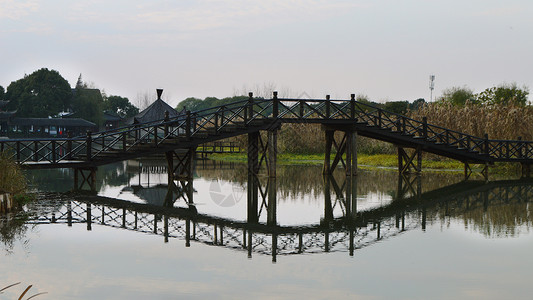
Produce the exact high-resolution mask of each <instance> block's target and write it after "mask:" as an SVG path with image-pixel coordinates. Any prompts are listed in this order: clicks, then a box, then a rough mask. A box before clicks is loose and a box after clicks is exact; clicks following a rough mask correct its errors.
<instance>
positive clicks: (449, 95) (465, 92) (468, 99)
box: [439, 87, 479, 106]
mask: <svg viewBox="0 0 533 300" xmlns="http://www.w3.org/2000/svg"><path fill="white" fill-rule="evenodd" d="M439 101H442V102H447V103H450V104H452V105H455V106H464V105H465V104H466V103H479V101H478V100H477V99H476V97H475V95H474V92H473V91H472V90H471V89H469V88H467V87H451V88H447V89H445V90H444V91H443V92H442V96H440V98H439Z"/></svg>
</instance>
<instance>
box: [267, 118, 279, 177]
mask: <svg viewBox="0 0 533 300" xmlns="http://www.w3.org/2000/svg"><path fill="white" fill-rule="evenodd" d="M267 152H268V153H267V155H268V160H267V162H268V177H270V178H272V177H276V165H277V156H278V129H277V128H275V129H271V130H268V149H267Z"/></svg>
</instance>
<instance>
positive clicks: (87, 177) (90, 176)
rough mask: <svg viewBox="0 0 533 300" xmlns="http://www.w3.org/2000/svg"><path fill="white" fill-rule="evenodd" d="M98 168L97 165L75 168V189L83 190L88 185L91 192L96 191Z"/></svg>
mask: <svg viewBox="0 0 533 300" xmlns="http://www.w3.org/2000/svg"><path fill="white" fill-rule="evenodd" d="M96 169H97V168H96V167H89V168H74V190H75V191H81V190H83V187H84V186H85V185H87V186H88V187H89V189H90V191H91V192H96ZM80 175H81V178H80ZM80 179H81V182H80Z"/></svg>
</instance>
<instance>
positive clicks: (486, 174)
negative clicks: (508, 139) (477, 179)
mask: <svg viewBox="0 0 533 300" xmlns="http://www.w3.org/2000/svg"><path fill="white" fill-rule="evenodd" d="M481 175H483V178H484V179H485V181H489V164H488V163H485V166H484V167H483V169H482V170H481Z"/></svg>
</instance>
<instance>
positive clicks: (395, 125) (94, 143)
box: [0, 96, 533, 168]
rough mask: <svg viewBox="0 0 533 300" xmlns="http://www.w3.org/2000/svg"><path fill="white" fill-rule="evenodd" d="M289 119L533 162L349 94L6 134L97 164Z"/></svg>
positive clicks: (33, 155) (530, 151)
mask: <svg viewBox="0 0 533 300" xmlns="http://www.w3.org/2000/svg"><path fill="white" fill-rule="evenodd" d="M284 123H314V124H322V125H324V126H325V127H326V128H333V129H335V130H355V131H357V133H358V134H360V135H362V136H365V137H369V138H373V139H378V140H382V141H385V142H390V143H394V144H396V145H398V146H400V147H406V148H416V149H419V150H421V151H425V152H429V153H433V154H437V155H440V156H444V157H449V158H452V159H456V160H460V161H463V162H470V163H489V164H492V163H494V162H519V163H525V164H531V163H533V142H531V141H522V140H491V139H489V138H488V137H487V136H485V137H476V136H472V135H468V134H465V133H461V132H457V131H453V130H450V129H447V128H443V127H439V126H435V125H432V124H429V123H427V121H426V120H425V119H424V120H414V119H411V118H408V117H406V116H404V115H399V114H395V113H391V112H388V111H385V110H383V109H380V108H377V107H373V106H371V105H367V104H364V103H361V102H357V101H355V99H354V97H352V99H350V100H329V99H327V100H301V99H278V98H277V96H274V98H273V99H271V100H263V99H253V98H250V99H249V100H247V101H241V102H235V103H232V104H228V105H224V106H220V107H214V108H210V109H207V110H203V111H196V112H187V114H186V115H185V116H179V117H176V118H174V119H162V120H158V121H154V122H149V123H144V124H136V125H132V126H127V127H123V128H119V129H115V130H113V131H104V132H99V133H95V134H91V133H88V135H87V136H86V137H76V138H70V139H10V140H1V141H0V151H7V152H8V153H9V154H10V156H11V157H12V158H13V159H15V160H16V161H17V162H18V163H20V164H21V165H23V166H25V167H28V168H58V167H95V166H99V165H104V164H108V163H113V162H117V161H122V160H127V159H132V158H138V157H143V156H150V155H153V154H157V153H165V152H168V151H176V150H178V149H189V148H196V147H198V146H199V145H202V144H206V143H212V142H217V141H220V140H222V139H226V138H229V137H233V136H238V135H242V134H248V133H253V132H258V131H260V130H269V129H270V130H272V129H276V128H279V127H280V126H281V125H282V124H284Z"/></svg>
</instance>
